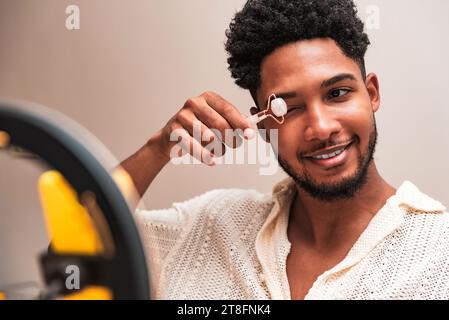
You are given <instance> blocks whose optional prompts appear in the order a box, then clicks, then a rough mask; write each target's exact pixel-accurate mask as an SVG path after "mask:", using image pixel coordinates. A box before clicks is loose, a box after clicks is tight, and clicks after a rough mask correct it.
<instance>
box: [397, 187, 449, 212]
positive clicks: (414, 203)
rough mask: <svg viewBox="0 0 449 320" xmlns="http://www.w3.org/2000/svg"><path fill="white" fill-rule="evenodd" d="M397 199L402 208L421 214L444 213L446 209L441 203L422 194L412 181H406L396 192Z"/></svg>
mask: <svg viewBox="0 0 449 320" xmlns="http://www.w3.org/2000/svg"><path fill="white" fill-rule="evenodd" d="M396 197H397V199H398V203H399V205H400V206H404V207H409V208H411V209H415V211H420V212H428V213H430V212H432V213H436V212H444V211H446V207H445V206H444V205H443V204H441V202H439V201H437V200H435V199H432V198H431V197H429V196H428V195H426V194H424V193H422V192H421V191H420V190H419V189H418V188H417V187H416V186H415V185H414V184H413V183H411V182H410V181H404V182H403V183H402V185H401V186H400V187H399V189H398V190H397V191H396Z"/></svg>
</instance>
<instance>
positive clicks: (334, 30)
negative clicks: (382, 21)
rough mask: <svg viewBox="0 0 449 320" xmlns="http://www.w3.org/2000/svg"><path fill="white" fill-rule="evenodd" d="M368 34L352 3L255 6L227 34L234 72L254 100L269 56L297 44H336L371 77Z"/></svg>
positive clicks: (260, 2) (272, 1) (273, 0)
mask: <svg viewBox="0 0 449 320" xmlns="http://www.w3.org/2000/svg"><path fill="white" fill-rule="evenodd" d="M363 28H364V25H363V22H362V21H361V20H360V19H359V18H358V17H357V8H356V6H355V4H354V2H353V1H352V0H249V1H248V2H247V3H246V4H245V6H244V7H243V9H242V10H241V11H240V12H237V13H236V15H235V17H234V19H233V20H232V21H231V23H230V26H229V29H228V30H226V37H227V41H226V43H225V49H226V51H227V52H228V60H227V61H228V64H229V70H230V71H231V75H232V77H233V78H234V79H235V83H236V84H237V85H238V86H240V87H242V88H244V89H249V90H250V91H251V94H252V95H253V97H254V94H255V92H256V90H257V89H258V88H259V86H260V65H261V63H262V60H263V59H264V58H265V57H266V56H267V55H269V54H270V53H272V52H273V51H274V50H275V49H277V48H279V47H281V46H283V45H286V44H289V43H292V42H296V41H300V40H307V39H314V38H331V39H333V40H334V41H335V42H336V43H337V45H338V46H339V47H340V49H341V50H342V52H343V53H344V54H345V55H346V56H348V57H349V58H351V59H353V60H354V61H355V62H357V64H358V65H359V66H360V70H361V73H362V75H363V76H364V77H365V62H364V56H365V53H366V50H367V48H368V45H369V44H370V42H369V39H368V35H367V34H366V33H365V32H364V31H363Z"/></svg>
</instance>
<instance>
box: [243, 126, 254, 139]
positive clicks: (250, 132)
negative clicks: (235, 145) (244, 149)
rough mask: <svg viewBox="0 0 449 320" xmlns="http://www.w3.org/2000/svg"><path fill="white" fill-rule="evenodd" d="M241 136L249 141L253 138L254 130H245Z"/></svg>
mask: <svg viewBox="0 0 449 320" xmlns="http://www.w3.org/2000/svg"><path fill="white" fill-rule="evenodd" d="M243 136H244V137H245V139H246V140H251V139H252V138H254V130H253V129H251V128H246V129H245V130H244V131H243Z"/></svg>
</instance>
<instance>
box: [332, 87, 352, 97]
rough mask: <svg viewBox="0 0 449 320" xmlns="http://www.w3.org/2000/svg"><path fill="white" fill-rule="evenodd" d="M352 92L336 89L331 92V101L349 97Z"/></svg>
mask: <svg viewBox="0 0 449 320" xmlns="http://www.w3.org/2000/svg"><path fill="white" fill-rule="evenodd" d="M349 92H351V90H349V89H334V90H332V91H330V92H329V99H335V98H340V97H343V96H345V95H347V94H348V93H349Z"/></svg>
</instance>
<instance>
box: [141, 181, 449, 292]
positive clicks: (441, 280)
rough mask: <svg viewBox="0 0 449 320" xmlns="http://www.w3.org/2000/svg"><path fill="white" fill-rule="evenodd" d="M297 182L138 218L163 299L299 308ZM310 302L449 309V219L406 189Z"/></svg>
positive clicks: (318, 284) (216, 196) (223, 193)
mask: <svg viewBox="0 0 449 320" xmlns="http://www.w3.org/2000/svg"><path fill="white" fill-rule="evenodd" d="M295 190H296V189H295V186H294V182H293V180H292V179H290V178H288V179H285V180H284V181H282V182H280V183H279V184H277V185H276V186H275V187H274V188H273V193H272V194H261V193H259V192H257V191H254V190H239V189H220V190H213V191H210V192H207V193H205V194H203V195H200V196H198V197H195V198H193V199H190V200H188V201H186V202H182V203H174V204H173V207H172V208H170V209H165V210H155V211H144V210H137V211H136V215H137V221H138V224H139V227H140V230H141V235H142V239H143V243H144V247H145V251H146V255H147V262H148V267H149V272H150V281H151V284H150V285H151V292H152V298H155V299H290V289H289V284H288V279H287V273H286V260H287V256H288V254H289V251H290V242H289V240H288V238H287V224H288V216H289V208H290V204H291V201H292V199H293V196H294V194H295V192H296V191H295ZM305 298H306V299H449V213H448V212H446V208H445V207H444V206H443V205H442V204H441V203H440V202H438V201H436V200H434V199H432V198H430V197H428V196H427V195H425V194H423V193H422V192H420V191H419V190H418V189H417V188H416V187H415V186H414V185H413V184H412V183H411V182H408V181H405V182H404V183H403V184H402V185H401V186H400V188H399V189H398V190H397V192H396V194H395V195H393V196H392V197H390V198H389V199H388V200H387V202H386V203H385V205H384V207H383V208H382V209H381V210H380V211H379V212H378V213H377V214H376V215H375V216H374V218H373V219H372V220H371V221H370V223H369V225H368V227H367V228H366V229H365V231H364V232H363V233H362V235H361V236H360V237H359V239H358V240H357V241H356V243H355V244H354V246H353V247H352V249H351V250H350V251H349V253H348V254H347V256H346V257H345V258H344V259H343V260H342V261H341V262H340V263H338V264H337V265H336V266H335V267H333V268H332V269H330V270H328V271H326V272H324V273H323V274H322V275H320V276H319V277H318V278H317V279H316V281H315V283H314V284H313V286H312V288H311V289H310V290H309V292H308V294H307V295H306V297H305Z"/></svg>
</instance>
